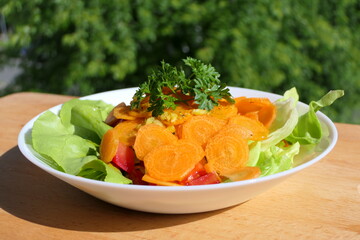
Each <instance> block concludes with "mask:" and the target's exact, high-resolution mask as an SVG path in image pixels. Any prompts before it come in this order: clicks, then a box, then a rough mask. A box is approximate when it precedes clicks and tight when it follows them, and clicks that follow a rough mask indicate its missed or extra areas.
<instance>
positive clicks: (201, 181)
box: [186, 172, 220, 186]
mask: <svg viewBox="0 0 360 240" xmlns="http://www.w3.org/2000/svg"><path fill="white" fill-rule="evenodd" d="M217 183H220V181H219V177H218V176H217V174H216V173H214V172H210V173H207V174H205V175H203V176H200V177H198V178H196V179H193V180H191V181H189V182H187V183H186V185H188V186H193V185H206V184H217Z"/></svg>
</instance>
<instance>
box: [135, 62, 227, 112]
mask: <svg viewBox="0 0 360 240" xmlns="http://www.w3.org/2000/svg"><path fill="white" fill-rule="evenodd" d="M183 62H184V64H185V66H187V67H188V68H190V73H188V74H186V73H185V71H184V70H183V69H182V68H180V69H178V68H176V67H174V66H171V65H170V64H168V63H165V62H164V61H162V62H161V66H160V68H159V69H157V70H155V71H153V72H152V73H151V74H150V75H149V76H148V79H147V81H145V82H143V83H142V84H141V85H140V87H139V89H138V90H137V91H136V93H135V94H134V96H133V100H132V102H131V108H132V109H136V108H140V104H141V101H142V100H143V99H144V98H145V97H146V96H150V99H149V104H150V106H149V108H148V111H151V112H152V115H153V116H155V117H156V116H159V115H161V114H163V113H164V109H166V108H172V109H175V108H176V106H177V104H178V103H179V102H184V101H186V100H184V99H183V98H182V97H181V96H179V92H181V93H182V94H185V95H187V96H190V97H192V99H193V100H195V103H196V104H198V108H199V109H205V110H211V109H213V108H214V106H217V105H218V104H219V103H218V101H219V100H220V99H226V100H227V101H228V102H231V103H233V102H234V100H233V98H232V96H231V94H230V91H229V89H228V88H226V84H225V83H222V82H221V81H220V79H219V77H220V74H219V73H218V72H216V70H215V68H214V67H213V66H211V65H210V64H205V63H203V62H201V61H200V60H198V59H194V58H191V57H188V58H186V59H183ZM164 89H167V91H164ZM190 99H191V98H190Z"/></svg>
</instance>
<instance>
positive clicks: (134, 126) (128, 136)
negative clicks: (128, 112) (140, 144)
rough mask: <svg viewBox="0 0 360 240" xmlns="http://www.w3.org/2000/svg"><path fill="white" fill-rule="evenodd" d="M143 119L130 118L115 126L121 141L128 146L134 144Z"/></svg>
mask: <svg viewBox="0 0 360 240" xmlns="http://www.w3.org/2000/svg"><path fill="white" fill-rule="evenodd" d="M142 123H143V121H142V120H139V119H137V120H128V121H123V122H121V123H119V124H117V125H116V126H115V130H116V131H117V132H118V135H119V141H120V142H121V143H123V144H125V145H126V146H132V145H134V143H135V137H136V133H137V131H138V130H139V128H140V126H141V124H142Z"/></svg>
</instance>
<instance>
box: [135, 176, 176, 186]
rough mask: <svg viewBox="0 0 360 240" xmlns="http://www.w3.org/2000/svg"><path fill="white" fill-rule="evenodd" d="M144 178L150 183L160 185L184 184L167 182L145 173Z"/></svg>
mask: <svg viewBox="0 0 360 240" xmlns="http://www.w3.org/2000/svg"><path fill="white" fill-rule="evenodd" d="M142 180H143V181H145V182H148V183H152V184H156V185H158V186H175V187H176V186H182V185H181V184H178V183H175V182H166V181H160V180H157V179H155V178H153V177H150V176H149V175H147V174H145V175H144V176H143V177H142Z"/></svg>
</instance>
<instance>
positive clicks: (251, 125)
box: [228, 115, 269, 141]
mask: <svg viewBox="0 0 360 240" xmlns="http://www.w3.org/2000/svg"><path fill="white" fill-rule="evenodd" d="M228 124H237V125H240V126H242V127H244V128H246V129H248V130H249V131H251V136H250V137H247V139H249V140H254V141H260V140H264V139H266V138H267V136H268V135H269V130H268V129H267V128H266V127H265V126H264V125H263V124H262V123H261V122H259V121H257V120H254V119H251V118H248V117H245V116H241V115H237V116H235V117H232V118H230V119H229V122H228Z"/></svg>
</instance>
